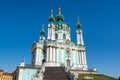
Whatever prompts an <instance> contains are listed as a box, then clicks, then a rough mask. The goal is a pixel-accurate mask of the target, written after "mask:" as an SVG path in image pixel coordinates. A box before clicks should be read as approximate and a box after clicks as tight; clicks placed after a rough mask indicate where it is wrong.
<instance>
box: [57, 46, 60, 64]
mask: <svg viewBox="0 0 120 80" xmlns="http://www.w3.org/2000/svg"><path fill="white" fill-rule="evenodd" d="M59 57H60V56H59V48H57V66H59V65H58V63H59Z"/></svg>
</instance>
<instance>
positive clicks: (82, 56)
mask: <svg viewBox="0 0 120 80" xmlns="http://www.w3.org/2000/svg"><path fill="white" fill-rule="evenodd" d="M82 64H84V53H83V51H82Z"/></svg>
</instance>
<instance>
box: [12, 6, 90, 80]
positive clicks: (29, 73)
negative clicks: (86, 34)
mask: <svg viewBox="0 0 120 80" xmlns="http://www.w3.org/2000/svg"><path fill="white" fill-rule="evenodd" d="M48 20H49V23H48V26H47V27H48V34H47V37H46V38H45V36H44V35H45V34H46V33H45V30H44V25H42V29H41V32H40V34H41V35H40V37H39V42H34V43H33V45H32V53H31V54H32V59H31V64H30V65H26V64H25V63H21V64H20V65H19V66H18V67H17V69H16V71H15V77H14V80H31V79H32V78H34V77H35V76H36V73H37V71H38V70H40V69H41V67H42V66H43V64H44V65H45V66H49V67H53V66H65V67H67V68H69V69H72V70H83V71H86V70H88V68H87V62H86V49H85V46H84V41H83V35H82V33H83V31H82V27H81V24H80V21H79V18H78V19H77V23H76V36H77V42H76V43H74V42H72V41H71V28H70V27H69V26H68V25H67V24H66V23H65V22H64V17H63V15H62V13H61V9H60V8H58V14H57V15H56V16H55V17H54V16H53V11H52V10H51V12H50V16H49V18H48Z"/></svg>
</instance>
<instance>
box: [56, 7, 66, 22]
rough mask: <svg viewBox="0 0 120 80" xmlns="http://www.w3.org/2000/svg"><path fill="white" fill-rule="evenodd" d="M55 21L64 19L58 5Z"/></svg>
mask: <svg viewBox="0 0 120 80" xmlns="http://www.w3.org/2000/svg"><path fill="white" fill-rule="evenodd" d="M55 19H56V21H63V20H64V17H63V15H62V14H61V8H60V7H59V8H58V14H57V16H56V17H55Z"/></svg>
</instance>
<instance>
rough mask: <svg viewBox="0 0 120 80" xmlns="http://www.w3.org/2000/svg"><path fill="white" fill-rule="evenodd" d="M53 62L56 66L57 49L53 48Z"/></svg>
mask: <svg viewBox="0 0 120 80" xmlns="http://www.w3.org/2000/svg"><path fill="white" fill-rule="evenodd" d="M53 62H54V66H55V48H53Z"/></svg>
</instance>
